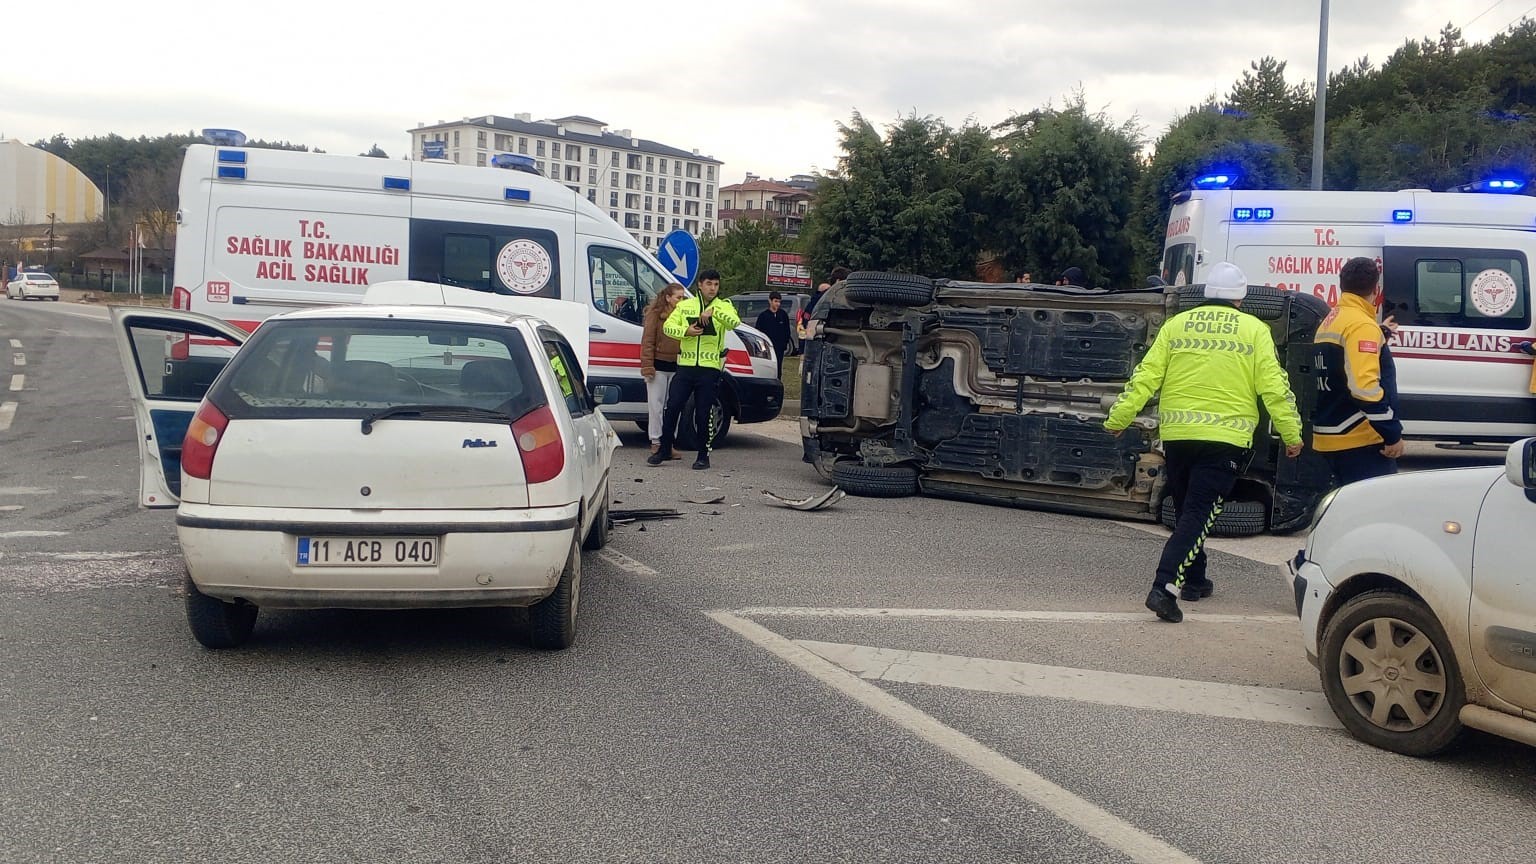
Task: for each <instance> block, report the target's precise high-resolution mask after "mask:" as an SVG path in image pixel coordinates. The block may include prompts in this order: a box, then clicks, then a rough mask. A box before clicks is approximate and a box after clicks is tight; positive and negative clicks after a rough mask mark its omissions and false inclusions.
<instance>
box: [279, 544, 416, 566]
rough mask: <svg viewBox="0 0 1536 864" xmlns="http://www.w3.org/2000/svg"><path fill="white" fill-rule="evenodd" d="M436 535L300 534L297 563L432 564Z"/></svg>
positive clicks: (342, 564) (350, 564) (307, 564)
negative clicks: (364, 535) (310, 535)
mask: <svg viewBox="0 0 1536 864" xmlns="http://www.w3.org/2000/svg"><path fill="white" fill-rule="evenodd" d="M439 542H440V538H437V537H300V538H299V551H298V565H299V566H300V567H436V566H437V551H438V544H439Z"/></svg>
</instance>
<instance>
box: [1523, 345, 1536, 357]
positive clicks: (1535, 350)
mask: <svg viewBox="0 0 1536 864" xmlns="http://www.w3.org/2000/svg"><path fill="white" fill-rule="evenodd" d="M1520 350H1521V351H1522V352H1524V353H1526V354H1530V355H1531V356H1533V357H1536V344H1532V343H1530V342H1521V343H1520Z"/></svg>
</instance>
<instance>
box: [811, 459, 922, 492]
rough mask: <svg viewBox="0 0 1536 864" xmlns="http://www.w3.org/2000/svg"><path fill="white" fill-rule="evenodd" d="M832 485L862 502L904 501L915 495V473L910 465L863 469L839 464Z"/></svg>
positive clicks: (863, 467) (850, 463)
mask: <svg viewBox="0 0 1536 864" xmlns="http://www.w3.org/2000/svg"><path fill="white" fill-rule="evenodd" d="M832 483H833V485H835V486H840V487H842V490H843V491H844V492H847V493H848V494H849V495H858V496H860V497H862V498H906V497H907V496H909V495H916V494H917V469H915V468H913V467H912V466H910V465H862V464H860V463H858V462H838V463H837V464H835V465H833V466H832Z"/></svg>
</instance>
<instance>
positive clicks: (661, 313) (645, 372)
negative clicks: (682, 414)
mask: <svg viewBox="0 0 1536 864" xmlns="http://www.w3.org/2000/svg"><path fill="white" fill-rule="evenodd" d="M682 299H683V286H681V285H679V284H677V283H676V282H673V283H672V284H671V285H668V286H667V287H666V288H663V289H662V291H661V293H660V294H658V295H656V299H655V300H652V301H651V303H650V305H649V306H647V307H645V335H643V336H641V337H640V374H641V375H642V376H644V377H645V391H646V397H647V404H648V406H649V408H650V414H651V416H650V425H649V426H648V427H647V431H648V432H649V433H650V436H651V452H652V453H655V452H656V451H657V450H658V449H660V447H661V418H662V416H663V414H664V412H665V409H666V407H667V389H668V388H669V387H671V386H672V374H673V373H674V372H676V371H677V352H678V350H679V348H680V347H681V346H680V345H679V344H678V342H677V340H676V339H673V338H672V337H671V336H668V335H667V334H665V333H663V332H662V331H661V325H663V324H665V323H666V321H667V316H668V315H671V314H672V310H673V309H675V308H677V304H678V302H679V301H681V300H682ZM675 458H678V459H681V458H682V457H681V456H677V457H675Z"/></svg>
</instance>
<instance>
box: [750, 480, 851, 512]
mask: <svg viewBox="0 0 1536 864" xmlns="http://www.w3.org/2000/svg"><path fill="white" fill-rule="evenodd" d="M763 497H764V498H767V499H768V500H769V501H770V502H772V503H774V504H777V505H778V506H780V507H788V508H789V509H791V510H802V511H806V512H809V511H812V510H825V509H827V508H828V507H831V506H832V505H833V504H836V503H837V502H839V501H841V500H843V499H844V498H847V497H848V493H847V492H844V491H843V490H842V489H841V488H840V487H837V486H833V487H832V488H831V489H829V490H827V491H826V492H823V493H822V494H820V495H812V496H811V497H809V498H800V499H795V498H785V497H784V496H782V495H775V494H774V493H772V492H769V491H768V490H767V489H764V490H763Z"/></svg>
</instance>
